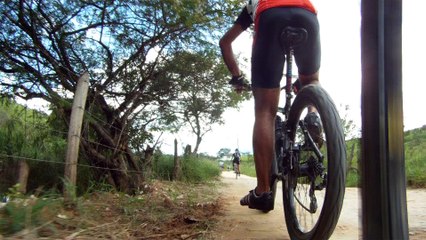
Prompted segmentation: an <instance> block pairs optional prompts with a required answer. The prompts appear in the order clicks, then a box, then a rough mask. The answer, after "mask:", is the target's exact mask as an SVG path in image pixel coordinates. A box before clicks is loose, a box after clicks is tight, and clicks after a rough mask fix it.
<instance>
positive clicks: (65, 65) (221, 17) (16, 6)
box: [0, 0, 238, 191]
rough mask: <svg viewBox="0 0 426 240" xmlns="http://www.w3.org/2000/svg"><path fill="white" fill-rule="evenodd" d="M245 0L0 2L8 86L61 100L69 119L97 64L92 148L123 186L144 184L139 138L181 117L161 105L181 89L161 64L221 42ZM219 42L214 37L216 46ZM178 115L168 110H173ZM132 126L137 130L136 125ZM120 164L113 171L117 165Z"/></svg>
mask: <svg viewBox="0 0 426 240" xmlns="http://www.w3.org/2000/svg"><path fill="white" fill-rule="evenodd" d="M237 5H238V1H234V0H229V1H219V0H214V1H204V0H182V1H177V0H139V1H134V0H130V1H109V0H90V1H76V0H64V1H59V0H52V1H42V0H31V1H30V0H18V1H2V4H1V5H0V11H1V18H0V26H1V28H2V34H1V35H0V72H1V73H2V74H1V76H0V77H1V78H2V81H1V82H0V90H1V93H2V94H4V95H13V96H16V97H20V98H22V99H33V98H42V99H44V100H46V101H48V102H50V103H51V107H52V110H53V111H52V114H54V115H55V116H54V118H56V119H57V120H62V121H63V122H64V123H66V124H67V123H68V122H69V116H70V112H71V102H72V101H71V100H70V98H71V97H72V95H73V93H74V91H75V88H76V84H77V80H78V78H79V76H80V74H81V73H83V72H84V71H88V72H89V73H90V88H89V93H88V97H87V99H88V100H87V104H86V107H85V109H87V110H86V114H85V116H86V117H85V119H84V123H83V133H82V141H81V146H82V147H81V151H82V153H83V154H82V155H83V156H84V157H86V158H87V159H88V161H89V162H90V164H91V165H94V166H97V167H102V168H98V170H97V171H98V176H99V177H103V176H107V179H108V181H109V182H110V183H111V184H113V185H115V186H116V187H117V188H118V189H119V190H122V191H129V190H132V189H135V187H136V186H138V185H139V184H140V182H141V181H143V179H142V174H141V171H142V169H141V166H140V163H139V162H138V161H137V160H136V159H135V158H134V155H133V152H132V149H131V145H130V144H129V143H130V141H131V138H132V136H133V133H135V132H136V133H139V132H140V131H142V132H144V136H147V137H149V134H148V133H149V131H150V126H152V127H154V128H160V127H161V126H164V125H163V124H167V123H169V122H170V121H173V120H174V119H173V118H172V117H170V116H169V115H166V116H165V115H164V114H162V113H164V111H161V108H163V106H164V104H165V103H167V102H168V101H171V100H173V98H174V97H175V94H174V93H173V89H170V88H169V86H167V85H164V82H162V81H157V80H158V76H159V75H160V72H159V68H158V67H159V65H160V63H162V62H164V61H167V59H170V58H171V57H172V56H173V55H174V53H175V52H176V51H178V50H180V49H183V48H185V49H188V50H189V49H198V50H199V49H204V48H217V47H216V45H217V44H216V43H217V41H218V33H219V32H223V31H222V29H221V28H223V27H224V26H225V25H226V24H225V23H226V22H231V21H232V18H233V17H231V16H233V14H232V13H233V12H234V11H235V10H236V9H237ZM213 45H214V46H213ZM165 117H168V118H165ZM131 133H132V134H131ZM108 169H110V170H108Z"/></svg>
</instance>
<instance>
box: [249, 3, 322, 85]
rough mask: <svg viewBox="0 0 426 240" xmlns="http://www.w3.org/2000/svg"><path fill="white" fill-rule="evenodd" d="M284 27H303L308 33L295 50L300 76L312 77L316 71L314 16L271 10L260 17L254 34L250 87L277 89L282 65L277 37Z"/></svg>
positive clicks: (318, 56) (317, 42) (284, 9)
mask: <svg viewBox="0 0 426 240" xmlns="http://www.w3.org/2000/svg"><path fill="white" fill-rule="evenodd" d="M287 26H291V27H302V28H305V29H306V31H307V32H308V38H307V40H306V41H305V42H304V43H303V44H301V45H299V46H297V47H295V48H294V58H295V62H296V66H297V69H298V72H299V74H303V75H311V74H314V73H316V72H317V71H318V70H319V68H320V64H321V44H320V36H319V23H318V19H317V16H316V15H315V14H314V13H312V12H310V11H308V10H306V9H303V8H293V7H278V8H270V9H267V10H265V11H264V12H262V13H261V14H260V16H259V20H258V26H257V32H256V33H255V34H256V35H255V38H254V43H253V44H254V45H253V52H252V59H251V62H252V64H251V65H252V66H251V67H252V69H251V74H252V76H251V80H252V86H253V87H259V88H278V87H280V81H281V78H282V76H283V69H284V62H285V55H284V49H283V47H282V46H281V43H280V34H281V32H282V30H283V29H284V28H285V27H287Z"/></svg>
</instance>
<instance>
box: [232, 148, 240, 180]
mask: <svg viewBox="0 0 426 240" xmlns="http://www.w3.org/2000/svg"><path fill="white" fill-rule="evenodd" d="M240 163H241V154H240V151H239V150H238V148H237V149H235V152H234V154H232V165H233V166H234V171H235V173H236V174H238V176H240V174H241V172H240Z"/></svg>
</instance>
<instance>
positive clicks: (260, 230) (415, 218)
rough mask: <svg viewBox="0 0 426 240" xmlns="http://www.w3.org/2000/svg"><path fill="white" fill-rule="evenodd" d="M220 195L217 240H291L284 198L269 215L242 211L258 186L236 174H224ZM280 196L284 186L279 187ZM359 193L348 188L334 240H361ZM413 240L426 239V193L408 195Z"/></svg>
mask: <svg viewBox="0 0 426 240" xmlns="http://www.w3.org/2000/svg"><path fill="white" fill-rule="evenodd" d="M222 179H223V180H222V182H223V186H222V188H221V194H222V196H223V198H224V202H225V209H226V210H225V211H226V212H225V216H223V217H222V218H221V220H220V222H219V224H218V225H219V226H218V229H217V231H216V233H215V235H214V238H215V239H226V240H228V239H290V238H289V236H288V234H287V230H286V227H285V222H284V211H283V206H282V195H281V194H277V198H276V200H275V201H276V202H275V209H274V210H273V211H271V212H269V213H267V214H264V213H262V212H260V211H256V210H251V209H248V208H246V207H242V206H240V204H239V200H240V198H241V197H242V196H244V195H245V194H247V192H248V190H250V189H252V188H253V187H254V186H255V185H256V179H255V178H252V177H248V176H245V175H241V177H240V178H238V179H235V174H234V173H233V172H226V171H225V172H223V173H222ZM278 187H279V189H278V193H281V186H280V185H279V186H278ZM360 206H361V201H360V193H359V191H358V189H357V188H347V189H346V193H345V200H344V203H343V210H342V213H341V215H340V219H339V222H338V224H337V227H336V229H335V231H334V233H333V235H332V237H331V239H333V240H352V239H361V229H360V223H359V222H360V220H361V219H360ZM407 206H408V221H409V228H410V230H409V231H410V239H411V240H420V239H426V190H408V191H407Z"/></svg>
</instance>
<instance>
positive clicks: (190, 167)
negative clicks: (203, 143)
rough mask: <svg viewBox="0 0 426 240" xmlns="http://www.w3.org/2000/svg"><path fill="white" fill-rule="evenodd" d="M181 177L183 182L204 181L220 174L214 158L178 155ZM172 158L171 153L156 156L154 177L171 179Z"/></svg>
mask: <svg viewBox="0 0 426 240" xmlns="http://www.w3.org/2000/svg"><path fill="white" fill-rule="evenodd" d="M180 158H181V165H182V177H181V179H180V180H182V181H185V182H194V183H197V182H206V181H211V180H213V179H215V178H217V177H218V176H220V169H219V166H218V164H217V162H216V161H215V160H209V159H205V158H197V157H195V156H187V157H180ZM173 164H174V159H173V156H171V155H160V156H158V155H157V156H156V159H155V162H154V168H153V170H154V172H155V174H154V175H155V178H157V179H162V180H172V176H173V166H174V165H173Z"/></svg>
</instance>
